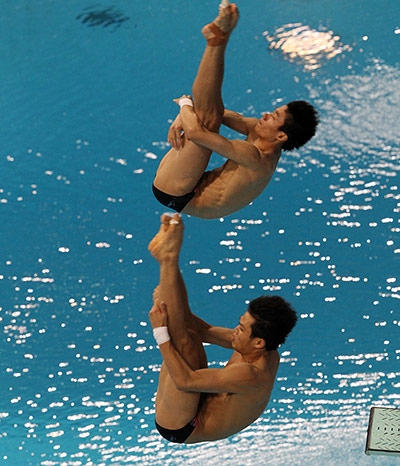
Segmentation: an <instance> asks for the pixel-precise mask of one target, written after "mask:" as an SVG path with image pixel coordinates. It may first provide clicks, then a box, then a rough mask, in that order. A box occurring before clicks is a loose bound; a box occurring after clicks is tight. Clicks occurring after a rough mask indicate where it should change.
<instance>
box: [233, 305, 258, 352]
mask: <svg viewBox="0 0 400 466" xmlns="http://www.w3.org/2000/svg"><path fill="white" fill-rule="evenodd" d="M253 322H255V320H254V318H253V317H252V316H251V314H250V313H249V312H248V311H247V312H246V313H245V314H243V315H242V317H241V318H240V320H239V325H238V326H237V327H236V328H235V329H234V331H233V335H232V347H233V349H235V350H237V351H239V352H241V353H243V352H246V350H248V349H251V348H252V346H251V343H252V340H254V338H252V336H251V325H252V323H253Z"/></svg>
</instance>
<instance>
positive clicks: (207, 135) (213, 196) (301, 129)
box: [154, 4, 318, 218]
mask: <svg viewBox="0 0 400 466" xmlns="http://www.w3.org/2000/svg"><path fill="white" fill-rule="evenodd" d="M238 19H239V13H238V10H237V7H236V5H234V4H231V5H229V6H228V7H227V8H225V9H220V13H219V15H218V17H217V18H216V19H215V20H214V22H213V23H211V24H209V25H206V26H205V27H204V28H203V35H204V36H205V38H206V39H207V46H206V49H205V51H204V55H203V58H202V60H201V63H200V66H199V70H198V73H197V76H196V79H195V81H194V84H193V88H192V94H193V97H191V96H186V95H184V96H182V98H180V99H176V100H175V101H176V103H178V104H180V107H181V108H180V113H179V115H178V116H177V118H176V119H175V121H174V122H173V124H172V125H171V128H170V130H169V134H168V141H169V142H170V144H171V145H172V148H171V150H169V151H168V153H167V154H166V155H165V156H164V158H163V159H162V161H161V163H160V165H159V167H158V170H157V173H156V176H155V179H154V187H155V194H156V197H157V198H158V199H159V201H160V202H162V203H163V204H165V205H167V206H168V207H171V208H173V209H175V210H177V211H179V212H184V213H186V214H190V215H194V216H197V217H202V218H218V217H223V216H226V215H229V214H231V213H233V212H235V211H237V210H240V209H241V208H243V207H244V206H246V205H248V204H249V203H250V202H252V201H253V200H254V199H255V198H257V197H258V196H259V195H260V194H261V193H262V192H263V190H264V189H265V187H266V186H267V185H268V183H269V181H270V180H271V178H272V176H273V173H274V171H275V169H276V166H277V164H278V161H279V158H280V156H281V153H282V150H292V149H294V148H297V147H300V146H301V145H303V144H305V143H306V142H307V141H308V140H309V139H310V138H311V137H312V136H313V135H314V134H315V130H316V126H317V123H318V117H317V112H316V110H315V109H314V107H313V106H312V105H311V104H309V103H307V102H305V101H293V102H289V103H288V104H286V105H282V106H280V107H278V108H276V109H275V110H274V111H273V112H271V113H265V114H263V116H262V117H261V118H247V117H244V116H242V115H241V114H239V113H237V112H234V111H231V110H227V109H225V108H224V105H223V102H222V97H221V87H222V81H223V74H224V57H225V49H226V45H227V42H228V39H229V36H230V33H231V32H232V30H233V29H234V27H235V26H236V23H237V21H238ZM190 102H192V103H190ZM221 124H223V125H225V126H227V127H229V128H231V129H233V130H235V131H237V132H238V133H240V134H243V135H245V136H246V139H245V140H243V139H233V140H231V139H227V138H225V137H223V136H222V135H220V134H219V128H220V125H221ZM212 152H215V153H217V154H219V155H221V156H223V157H225V158H226V159H227V160H226V162H225V163H224V164H223V165H222V166H220V167H218V168H215V169H214V170H211V171H206V169H207V166H208V163H209V160H210V156H211V154H212ZM160 193H161V194H160Z"/></svg>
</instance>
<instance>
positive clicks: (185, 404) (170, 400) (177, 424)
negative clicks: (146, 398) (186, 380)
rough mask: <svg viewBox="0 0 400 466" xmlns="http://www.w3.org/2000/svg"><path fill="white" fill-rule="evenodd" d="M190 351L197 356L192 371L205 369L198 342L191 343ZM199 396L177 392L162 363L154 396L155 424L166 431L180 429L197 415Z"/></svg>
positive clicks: (203, 353)
mask: <svg viewBox="0 0 400 466" xmlns="http://www.w3.org/2000/svg"><path fill="white" fill-rule="evenodd" d="M192 351H194V352H195V354H196V355H197V367H196V368H194V370H196V369H202V368H205V367H207V356H206V353H205V351H204V348H203V345H202V343H201V342H199V340H197V341H195V342H194V343H193V347H192ZM200 396H201V393H197V392H185V391H182V390H178V389H177V388H176V386H175V384H174V382H173V380H172V378H171V376H170V375H169V372H168V369H167V367H166V365H165V364H164V363H163V364H162V366H161V371H160V377H159V381H158V388H157V395H156V420H157V423H158V424H159V425H160V426H162V427H164V428H166V429H180V428H182V427H183V426H185V425H186V424H187V423H188V422H190V421H191V420H192V419H193V418H194V417H195V416H196V415H197V414H198V409H199V403H200Z"/></svg>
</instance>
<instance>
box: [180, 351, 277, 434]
mask: <svg viewBox="0 0 400 466" xmlns="http://www.w3.org/2000/svg"><path fill="white" fill-rule="evenodd" d="M241 361H242V356H241V355H240V354H239V353H237V352H234V353H233V355H232V357H231V359H230V360H229V362H228V364H227V365H231V364H235V363H239V362H241ZM255 365H256V366H258V367H256V368H255V369H256V374H257V375H256V377H257V383H256V385H255V386H254V387H252V388H251V390H249V391H248V392H247V393H242V394H237V393H235V394H232V393H216V394H211V393H208V394H204V398H203V400H202V403H201V405H200V410H199V413H198V418H197V426H196V428H195V430H194V431H193V433H192V434H191V435H190V437H189V438H188V439H187V440H186V442H185V443H197V442H204V441H212V440H219V439H222V438H226V437H228V436H230V435H233V434H235V433H237V432H239V431H241V430H242V429H244V428H245V427H247V426H248V425H250V424H251V423H252V422H254V421H255V420H256V419H258V418H259V417H260V415H261V414H262V413H263V411H264V409H265V408H266V406H267V404H268V401H269V399H270V396H271V392H272V388H273V384H274V380H275V376H276V372H277V370H278V366H279V354H278V352H277V351H271V352H269V353H268V358H267V359H266V360H265V361H263V362H262V363H261V364H258V365H257V363H256V364H255Z"/></svg>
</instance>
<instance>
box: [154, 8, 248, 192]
mask: <svg viewBox="0 0 400 466" xmlns="http://www.w3.org/2000/svg"><path fill="white" fill-rule="evenodd" d="M238 19H239V12H238V9H237V7H236V5H235V4H230V5H229V6H228V7H227V8H221V9H220V11H219V15H218V17H217V18H216V19H215V20H214V21H213V22H212V23H210V24H208V25H206V26H205V27H204V28H203V30H202V33H203V35H204V37H205V38H206V40H207V46H206V49H205V51H204V54H203V57H202V60H201V62H200V66H199V69H198V72H197V75H196V78H195V80H194V84H193V89H192V97H193V101H194V108H195V111H196V114H197V116H198V118H199V119H200V121H201V122H202V123H203V125H204V126H205V127H206V128H207V129H209V130H211V131H218V130H219V127H220V125H221V122H222V117H223V113H224V106H223V103H222V97H221V86H222V80H223V75H224V57H225V49H226V45H227V42H228V39H229V35H230V33H231V32H232V30H233V29H234V27H235V26H236V23H237V21H238ZM210 156H211V151H210V150H208V149H205V148H203V147H200V146H198V145H197V144H195V143H193V142H191V141H187V140H186V141H185V144H184V146H183V147H182V148H181V149H179V150H175V149H171V150H170V151H169V152H168V153H167V154H166V155H165V157H164V158H163V160H162V161H161V163H160V166H159V168H158V171H157V173H156V177H155V179H154V185H155V186H156V187H157V188H158V189H159V190H161V191H164V192H165V193H167V194H171V195H174V196H182V195H185V194H187V193H190V192H192V191H193V190H194V189H195V187H196V186H197V183H198V182H199V180H200V178H201V176H202V175H203V173H204V171H205V170H206V168H207V165H208V162H209V159H210Z"/></svg>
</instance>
